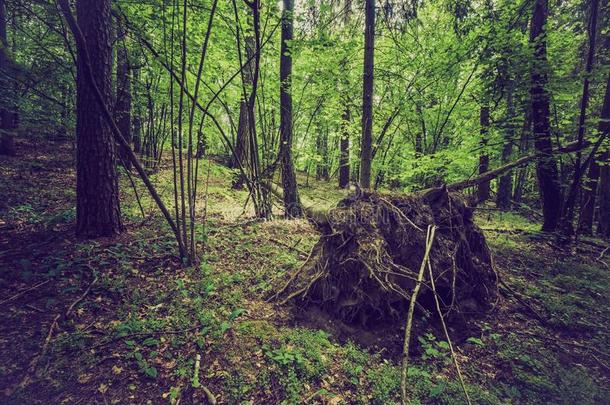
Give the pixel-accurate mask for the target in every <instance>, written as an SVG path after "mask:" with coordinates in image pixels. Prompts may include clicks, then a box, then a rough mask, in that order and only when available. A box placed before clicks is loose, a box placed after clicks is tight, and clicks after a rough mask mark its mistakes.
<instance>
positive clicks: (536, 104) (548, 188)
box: [530, 0, 562, 232]
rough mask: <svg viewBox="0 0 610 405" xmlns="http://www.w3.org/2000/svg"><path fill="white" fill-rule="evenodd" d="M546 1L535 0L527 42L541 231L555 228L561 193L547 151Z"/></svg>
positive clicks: (555, 168) (550, 157)
mask: <svg viewBox="0 0 610 405" xmlns="http://www.w3.org/2000/svg"><path fill="white" fill-rule="evenodd" d="M547 15H548V0H536V1H535V4H534V14H533V16H532V22H531V27H530V29H531V31H530V43H531V44H532V45H533V47H534V60H533V63H532V69H531V72H530V75H531V88H530V95H531V98H532V118H533V120H532V121H533V128H534V146H535V148H536V151H537V152H539V153H540V154H541V157H540V159H539V160H538V162H537V163H536V175H537V177H538V187H539V189H540V194H541V197H542V198H541V200H542V213H543V216H544V223H543V225H542V230H543V231H546V232H552V231H555V230H556V228H557V225H558V223H559V218H560V216H561V206H562V194H561V188H560V184H559V173H558V170H557V162H556V161H555V158H554V157H553V155H552V154H551V152H552V150H553V144H552V141H551V123H550V96H549V93H548V89H547V83H548V60H547V54H546V21H547Z"/></svg>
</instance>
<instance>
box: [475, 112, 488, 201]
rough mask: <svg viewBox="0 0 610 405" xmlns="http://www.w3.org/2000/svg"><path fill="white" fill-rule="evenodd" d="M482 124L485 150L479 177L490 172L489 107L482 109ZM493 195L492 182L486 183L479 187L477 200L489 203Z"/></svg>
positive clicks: (480, 162)
mask: <svg viewBox="0 0 610 405" xmlns="http://www.w3.org/2000/svg"><path fill="white" fill-rule="evenodd" d="M480 124H481V147H482V148H483V149H482V151H481V156H479V175H482V174H483V173H485V172H487V171H488V170H489V155H488V154H487V142H488V139H487V136H488V133H489V106H487V105H485V106H482V107H481V116H480ZM490 194H491V189H490V182H489V181H484V182H483V183H481V184H480V185H479V187H478V191H477V197H478V198H477V199H478V202H483V201H487V200H488V199H489V195H490Z"/></svg>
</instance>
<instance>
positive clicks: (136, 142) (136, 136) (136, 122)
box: [133, 68, 142, 153]
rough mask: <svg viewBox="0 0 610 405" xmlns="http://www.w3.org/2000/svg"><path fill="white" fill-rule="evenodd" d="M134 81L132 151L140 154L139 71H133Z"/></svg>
mask: <svg viewBox="0 0 610 405" xmlns="http://www.w3.org/2000/svg"><path fill="white" fill-rule="evenodd" d="M133 81H134V83H133V84H134V91H133V95H134V101H135V110H136V112H135V115H134V117H133V151H134V152H135V153H140V152H141V151H142V108H141V106H140V98H139V95H140V94H139V92H138V90H139V89H140V69H139V68H136V69H135V70H134V71H133Z"/></svg>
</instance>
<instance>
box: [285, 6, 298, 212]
mask: <svg viewBox="0 0 610 405" xmlns="http://www.w3.org/2000/svg"><path fill="white" fill-rule="evenodd" d="M293 11H294V0H284V10H283V11H282V45H281V48H280V157H281V161H282V186H283V188H284V193H283V197H284V213H285V215H286V216H287V217H300V216H302V215H303V209H302V207H301V200H300V198H299V188H298V184H297V178H296V174H295V172H294V164H293V161H292V55H291V54H290V49H289V43H288V42H289V41H292V33H293V25H292V24H293Z"/></svg>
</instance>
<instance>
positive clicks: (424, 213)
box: [276, 188, 497, 326]
mask: <svg viewBox="0 0 610 405" xmlns="http://www.w3.org/2000/svg"><path fill="white" fill-rule="evenodd" d="M317 217H318V222H317V224H316V225H317V227H318V229H319V230H320V231H321V233H322V235H321V237H320V240H319V241H318V243H317V244H316V245H315V246H314V248H313V249H312V252H311V254H310V256H309V258H308V259H307V261H306V262H305V263H304V265H303V266H302V267H301V268H300V269H299V270H298V271H297V272H296V273H294V274H293V275H292V277H291V278H290V280H289V281H288V282H287V283H286V285H285V286H284V287H283V288H282V289H281V290H280V291H279V292H278V293H277V295H276V297H277V298H279V299H280V300H281V301H282V302H288V301H294V302H295V303H296V304H297V305H299V306H308V305H316V306H318V307H320V308H322V309H323V310H325V311H327V312H329V313H330V314H332V315H333V316H334V317H336V318H338V319H340V320H342V321H344V322H347V323H360V324H361V325H363V326H364V325H371V324H378V323H388V322H394V321H397V320H403V319H404V318H405V314H406V312H407V308H408V305H407V303H408V301H409V298H410V295H411V292H412V291H413V288H414V286H415V283H416V280H417V273H418V270H419V268H420V265H421V262H422V259H423V256H424V251H425V246H426V229H427V227H428V226H429V225H436V226H437V228H438V229H437V233H436V239H435V241H434V244H433V246H432V250H431V253H430V258H429V260H430V264H431V265H432V269H433V274H434V281H435V283H436V291H437V293H438V295H439V299H440V300H441V306H442V309H443V312H444V313H445V314H446V315H448V316H452V315H456V314H468V313H474V312H481V311H483V310H486V309H488V308H490V306H491V305H492V304H493V303H494V302H495V300H496V296H497V276H496V273H495V271H494V268H493V261H492V257H491V252H490V250H489V248H488V246H487V243H486V241H485V237H484V235H483V232H482V231H481V229H479V228H478V227H477V226H476V225H475V224H474V222H473V219H472V209H471V208H470V207H468V206H467V205H466V203H465V202H464V200H463V198H461V197H460V196H459V195H457V194H453V193H449V192H447V190H446V189H445V188H440V189H434V190H430V191H428V192H426V193H425V194H423V195H417V194H414V195H400V196H397V195H381V194H376V193H361V194H360V195H357V196H354V197H350V198H346V199H344V200H343V201H341V202H340V203H339V205H338V206H337V208H335V209H332V210H330V211H329V212H328V213H325V215H323V216H320V215H317ZM417 304H418V307H419V309H420V310H422V311H423V312H432V311H433V308H434V297H433V296H432V289H431V288H430V285H429V282H428V281H426V280H424V284H423V285H422V290H421V292H420V295H419V298H418V299H417Z"/></svg>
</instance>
